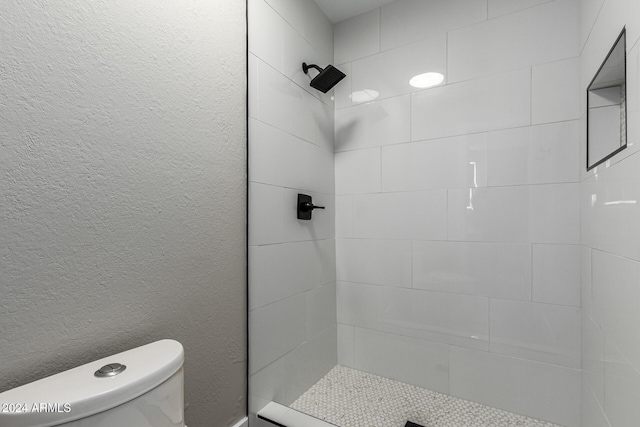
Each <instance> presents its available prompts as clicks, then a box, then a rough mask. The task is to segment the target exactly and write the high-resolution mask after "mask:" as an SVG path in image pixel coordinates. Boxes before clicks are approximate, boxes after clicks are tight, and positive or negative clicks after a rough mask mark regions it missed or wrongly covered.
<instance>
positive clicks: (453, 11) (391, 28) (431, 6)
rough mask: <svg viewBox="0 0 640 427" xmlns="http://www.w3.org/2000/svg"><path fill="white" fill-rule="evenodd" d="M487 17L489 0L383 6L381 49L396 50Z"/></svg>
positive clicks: (411, 0)
mask: <svg viewBox="0 0 640 427" xmlns="http://www.w3.org/2000/svg"><path fill="white" fill-rule="evenodd" d="M486 18H487V0H449V1H444V2H443V1H438V0H417V1H416V0H397V1H394V2H392V3H389V4H387V5H385V6H383V7H382V16H381V24H380V25H381V30H380V32H381V35H380V38H381V48H382V50H388V49H393V48H395V47H398V46H401V45H405V44H408V43H411V42H414V41H417V40H422V39H425V38H428V37H432V36H436V35H440V34H444V33H446V32H447V31H449V30H452V29H454V28H461V27H466V26H469V25H471V24H474V23H477V22H481V21H484V20H485V19H486Z"/></svg>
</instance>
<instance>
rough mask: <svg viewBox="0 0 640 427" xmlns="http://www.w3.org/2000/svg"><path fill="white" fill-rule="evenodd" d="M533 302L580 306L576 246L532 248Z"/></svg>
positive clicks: (577, 251) (579, 258)
mask: <svg viewBox="0 0 640 427" xmlns="http://www.w3.org/2000/svg"><path fill="white" fill-rule="evenodd" d="M532 262H533V268H532V270H533V301H536V302H545V303H550V304H560V305H570V306H573V307H580V262H581V257H580V246H578V245H533V255H532Z"/></svg>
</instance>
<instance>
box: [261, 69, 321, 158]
mask: <svg viewBox="0 0 640 427" xmlns="http://www.w3.org/2000/svg"><path fill="white" fill-rule="evenodd" d="M274 105H277V106H278V108H274ZM256 118H257V119H258V120H260V121H262V122H265V123H267V124H269V125H271V126H273V127H276V128H278V129H281V130H283V131H285V132H287V133H290V134H292V135H295V136H297V137H298V138H301V139H304V140H305V141H308V142H311V143H313V144H316V145H318V146H320V147H324V148H326V149H328V150H333V112H332V107H329V106H328V105H326V104H324V103H323V102H322V101H320V100H319V99H317V98H316V97H314V96H313V95H311V94H310V93H309V92H307V90H306V89H303V88H302V87H300V86H298V85H297V84H296V83H294V82H293V81H291V80H290V79H289V78H287V77H286V76H284V75H283V74H281V73H280V72H279V71H278V70H276V69H274V68H272V67H270V66H269V65H267V64H266V63H264V62H261V61H260V62H259V63H258V113H257V116H256Z"/></svg>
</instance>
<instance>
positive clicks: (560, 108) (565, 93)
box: [531, 57, 582, 124]
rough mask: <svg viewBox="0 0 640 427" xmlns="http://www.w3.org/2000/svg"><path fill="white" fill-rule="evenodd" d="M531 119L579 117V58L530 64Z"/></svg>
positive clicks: (533, 120)
mask: <svg viewBox="0 0 640 427" xmlns="http://www.w3.org/2000/svg"><path fill="white" fill-rule="evenodd" d="M531 84H532V86H531V121H532V123H534V124H538V123H550V122H560V121H564V120H574V119H577V118H579V117H580V97H581V95H582V94H581V92H580V59H579V58H577V57H576V58H571V59H565V60H561V61H556V62H551V63H548V64H543V65H537V66H534V67H532V83H531Z"/></svg>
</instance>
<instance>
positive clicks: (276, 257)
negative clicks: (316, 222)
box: [249, 239, 335, 309]
mask: <svg viewBox="0 0 640 427" xmlns="http://www.w3.org/2000/svg"><path fill="white" fill-rule="evenodd" d="M249 257H250V259H251V268H250V269H249V281H250V283H251V288H250V289H251V298H250V304H251V306H250V309H253V308H257V307H261V306H263V305H266V304H270V303H272V302H275V301H279V300H281V299H284V298H287V297H290V296H293V295H296V294H298V293H300V292H304V291H308V290H310V289H313V288H315V287H318V286H320V285H324V284H327V283H331V282H333V281H335V268H334V267H333V266H334V265H335V247H334V241H333V239H329V240H316V241H307V242H298V243H283V244H274V245H264V246H251V247H249ZM283 260H287V263H286V264H285V265H282V266H281V267H280V268H273V266H274V265H278V264H280V263H282V262H283Z"/></svg>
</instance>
